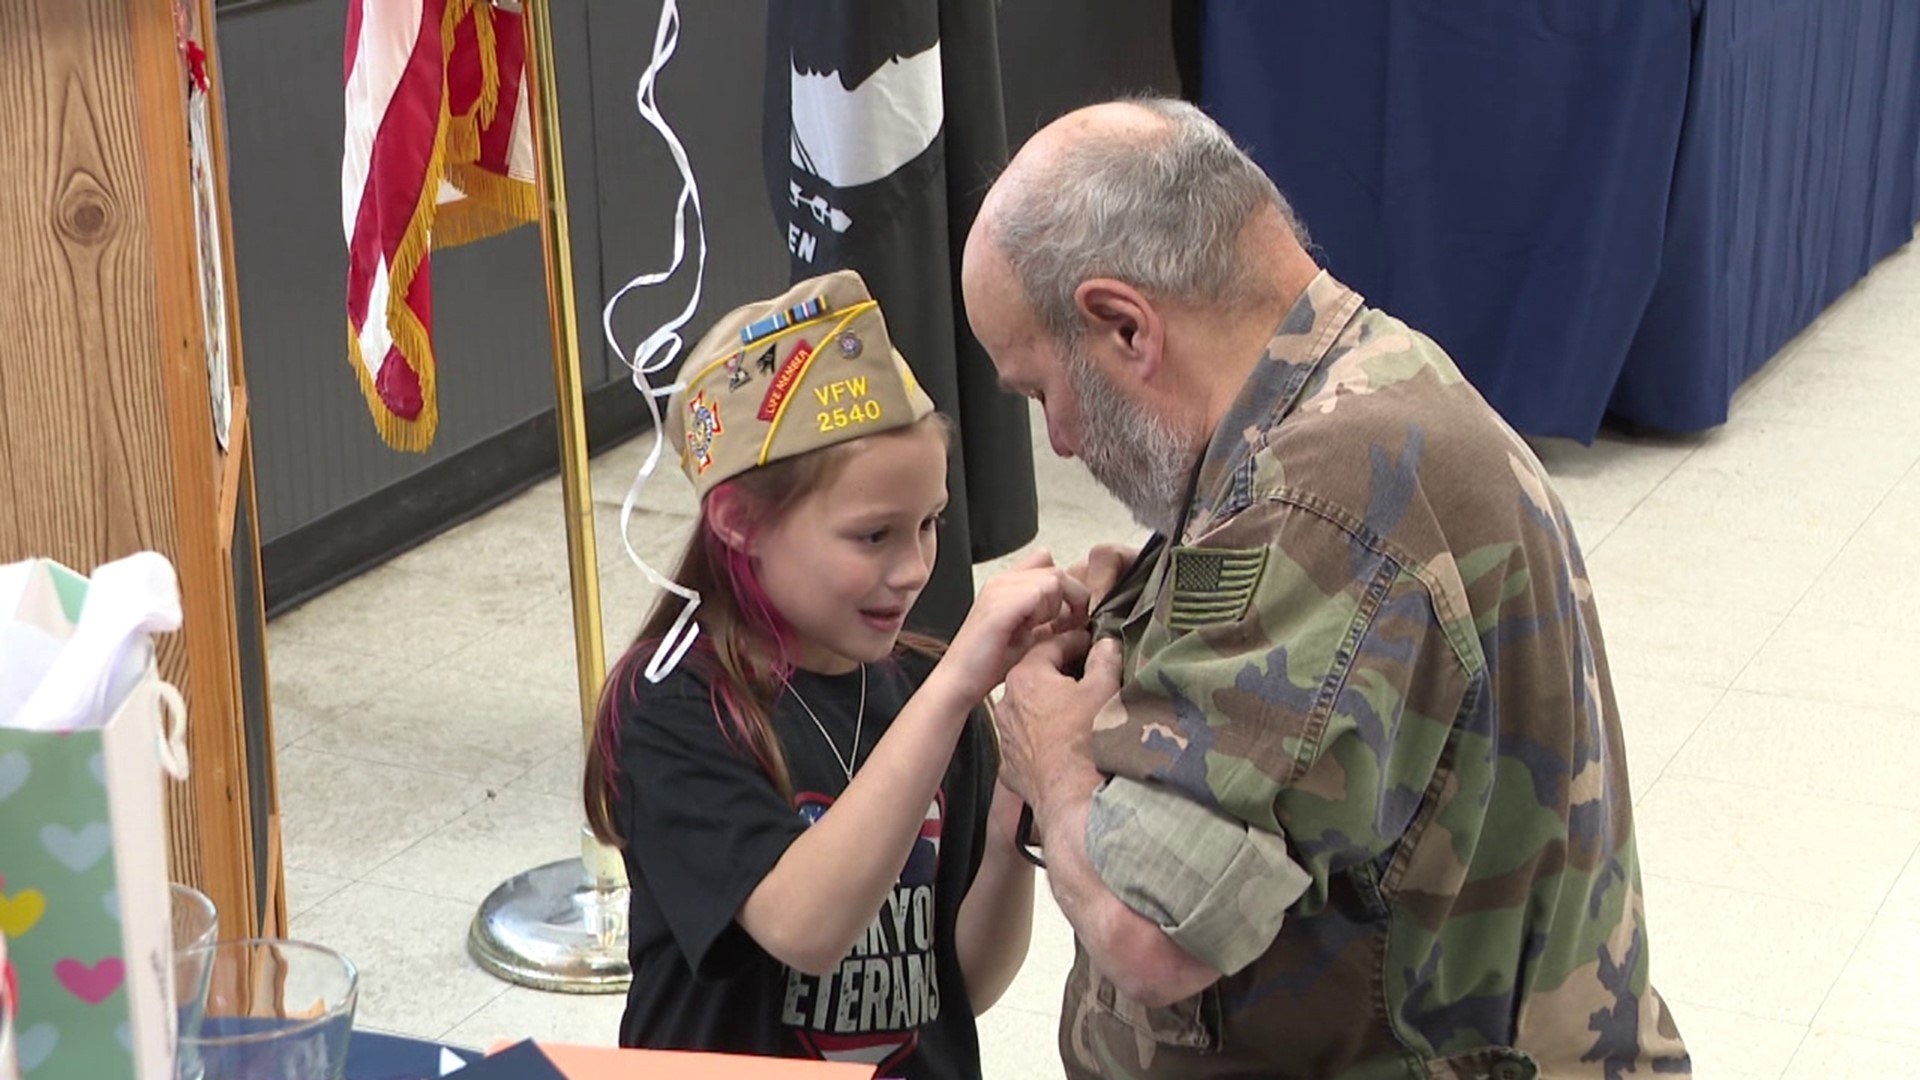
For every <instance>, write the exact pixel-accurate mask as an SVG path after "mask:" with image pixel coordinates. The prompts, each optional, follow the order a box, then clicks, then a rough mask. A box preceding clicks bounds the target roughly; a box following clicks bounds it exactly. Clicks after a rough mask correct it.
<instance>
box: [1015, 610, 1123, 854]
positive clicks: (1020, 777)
mask: <svg viewBox="0 0 1920 1080" xmlns="http://www.w3.org/2000/svg"><path fill="white" fill-rule="evenodd" d="M1087 640H1088V635H1087V634H1086V633H1085V632H1084V631H1075V632H1072V633H1065V634H1058V635H1056V636H1054V637H1052V638H1050V639H1048V640H1046V641H1043V642H1041V643H1039V644H1037V645H1035V646H1034V647H1033V649H1032V651H1031V652H1029V653H1027V655H1026V657H1025V659H1023V660H1021V661H1020V662H1019V663H1018V664H1015V665H1014V666H1013V669H1012V670H1011V671H1009V672H1007V690H1006V696H1005V697H1003V698H1001V700H1000V702H999V704H998V705H996V706H995V707H994V723H995V724H996V725H997V726H998V727H999V729H1000V754H1001V764H1000V782H1001V783H1003V784H1005V785H1006V786H1007V787H1009V788H1011V789H1012V790H1013V791H1014V793H1015V794H1017V795H1019V796H1020V797H1021V798H1022V799H1023V800H1025V801H1026V803H1027V804H1028V805H1030V806H1032V807H1033V808H1034V812H1035V814H1036V815H1041V816H1042V817H1044V815H1043V813H1042V808H1043V805H1044V804H1045V803H1046V802H1047V799H1048V796H1049V795H1050V794H1055V793H1061V789H1062V788H1063V786H1064V788H1065V789H1067V790H1069V791H1070V790H1072V789H1074V788H1077V787H1080V786H1084V785H1081V784H1076V783H1075V782H1074V781H1075V780H1076V779H1080V780H1084V779H1086V778H1088V777H1096V778H1097V773H1096V772H1095V770H1094V766H1093V756H1092V751H1091V747H1090V743H1091V741H1092V735H1093V718H1094V715H1095V714H1096V713H1098V712H1099V711H1100V708H1101V706H1103V705H1105V704H1106V703H1107V700H1108V699H1109V698H1111V697H1113V695H1114V694H1116V693H1118V692H1119V691H1120V643H1119V642H1118V641H1115V640H1112V639H1107V640H1104V641H1101V642H1100V643H1099V644H1098V645H1095V646H1094V647H1093V649H1092V651H1091V652H1088V651H1087ZM1082 659H1084V661H1085V674H1083V675H1081V676H1079V677H1078V678H1075V677H1074V676H1072V675H1069V674H1067V673H1066V672H1067V669H1068V668H1070V667H1071V666H1072V665H1074V664H1075V663H1077V662H1079V661H1081V660H1082ZM1095 782H1096V784H1097V779H1096V780H1095ZM1089 790H1090V789H1089ZM1079 794H1081V795H1083V796H1084V795H1085V794H1086V792H1085V791H1082V792H1079Z"/></svg>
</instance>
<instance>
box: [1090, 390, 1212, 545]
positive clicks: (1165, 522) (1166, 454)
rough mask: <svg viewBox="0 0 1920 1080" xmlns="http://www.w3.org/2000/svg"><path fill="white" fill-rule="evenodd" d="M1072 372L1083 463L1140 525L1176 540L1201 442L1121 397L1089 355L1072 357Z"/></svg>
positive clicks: (1128, 399) (1198, 458)
mask: <svg viewBox="0 0 1920 1080" xmlns="http://www.w3.org/2000/svg"><path fill="white" fill-rule="evenodd" d="M1066 367H1067V380H1068V382H1069V384H1070V385H1071V386H1072V387H1073V392H1074V396H1075V397H1077V398H1078V399H1079V406H1080V451H1079V456H1080V460H1081V461H1082V462H1084V463H1086V466H1087V471H1088V472H1090V473H1092V474H1093V478H1094V479H1095V480H1097V481H1099V482H1100V486H1101V487H1104V488H1106V489H1107V491H1108V492H1110V493H1111V494H1112V495H1113V497H1114V498H1116V499H1118V500H1120V503H1121V505H1123V506H1125V507H1126V508H1127V509H1128V510H1129V511H1131V512H1132V513H1133V519H1134V520H1135V521H1137V522H1139V523H1140V524H1141V525H1143V526H1145V527H1146V528H1149V529H1152V530H1153V531H1155V532H1158V533H1167V534H1171V533H1172V532H1173V531H1174V530H1175V529H1177V528H1179V527H1180V520H1181V518H1182V517H1183V516H1184V515H1185V512H1186V509H1187V508H1186V505H1185V501H1186V493H1187V481H1188V479H1189V478H1190V477H1191V476H1192V474H1193V469H1194V467H1195V465H1197V464H1198V462H1199V460H1200V448H1199V447H1197V446H1195V445H1194V443H1195V440H1193V439H1191V438H1189V437H1187V436H1185V435H1183V434H1181V433H1180V431H1178V430H1177V429H1175V428H1174V427H1173V426H1172V425H1170V424H1168V423H1167V422H1166V421H1164V420H1162V419H1160V418H1159V417H1157V416H1154V415H1153V414H1152V413H1151V412H1149V411H1148V410H1147V408H1146V407H1145V406H1143V405H1140V404H1139V403H1137V402H1135V401H1133V400H1132V399H1130V398H1128V397H1127V396H1126V395H1125V394H1123V393H1121V392H1120V388H1119V387H1117V386H1115V385H1114V384H1113V383H1112V382H1111V381H1110V380H1108V379H1107V378H1106V377H1105V376H1103V375H1101V374H1100V373H1099V372H1098V371H1097V370H1095V369H1094V366H1093V363H1092V361H1091V360H1089V359H1088V358H1086V357H1085V356H1084V355H1082V354H1079V353H1070V354H1069V355H1068V357H1067V361H1066Z"/></svg>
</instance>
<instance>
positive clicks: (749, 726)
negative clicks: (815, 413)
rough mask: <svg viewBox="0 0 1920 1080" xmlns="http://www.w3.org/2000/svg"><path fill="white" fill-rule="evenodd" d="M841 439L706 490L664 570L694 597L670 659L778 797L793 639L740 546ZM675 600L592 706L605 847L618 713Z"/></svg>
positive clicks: (834, 454)
mask: <svg viewBox="0 0 1920 1080" xmlns="http://www.w3.org/2000/svg"><path fill="white" fill-rule="evenodd" d="M922 426H932V427H933V428H934V429H935V430H937V431H938V432H939V433H940V435H941V438H942V440H943V441H948V442H950V440H951V427H950V425H949V423H948V421H947V419H946V417H944V416H942V415H941V414H940V413H933V414H931V415H929V416H928V417H927V418H926V419H925V420H922V421H920V423H919V424H916V425H914V427H913V428H905V429H900V430H902V431H910V430H915V429H917V428H919V427H922ZM870 437H871V436H870ZM848 445H849V444H847V443H841V444H838V445H835V446H830V447H826V448H825V449H821V450H815V451H813V452H811V453H806V454H801V455H799V456H797V457H791V458H783V459H781V460H779V461H775V462H772V463H770V464H767V465H762V466H760V467H759V468H755V469H749V470H747V471H746V472H744V473H741V474H740V475H739V476H736V477H734V478H733V479H731V480H728V481H727V482H726V483H724V484H721V485H720V486H719V487H716V488H714V489H713V490H712V491H711V492H709V493H708V494H707V498H706V502H705V503H704V504H703V505H702V506H701V512H700V516H699V520H698V521H697V522H695V524H694V528H693V535H692V536H691V537H690V538H689V539H688V541H687V546H686V549H685V550H684V551H683V552H682V553H681V555H680V561H679V564H678V565H677V566H676V567H675V569H674V572H673V580H674V581H675V582H678V583H679V584H681V585H684V586H686V587H688V588H690V589H695V590H697V591H698V592H699V593H700V609H699V614H698V616H697V621H698V622H699V624H700V637H699V638H698V640H696V641H695V642H694V645H693V647H692V648H691V649H688V650H687V654H686V656H685V657H684V658H682V659H681V661H680V662H681V663H682V664H683V665H690V666H691V667H692V669H693V671H694V672H695V673H696V674H698V675H699V676H701V678H702V679H704V680H705V681H706V683H707V685H708V686H709V687H711V693H712V704H713V714H714V721H715V722H716V723H718V724H719V725H720V730H721V732H722V733H723V734H725V735H726V737H727V741H728V742H729V743H730V744H731V745H732V746H733V748H734V750H735V751H736V752H739V753H742V754H745V755H748V756H750V757H751V758H752V759H753V760H754V762H755V763H756V764H757V765H758V766H759V767H760V771H761V772H763V773H765V774H766V776H767V779H768V781H769V782H771V783H772V784H773V786H774V788H775V789H776V790H778V791H779V792H780V794H781V796H782V797H783V798H788V799H791V798H792V796H793V780H792V777H791V775H790V774H789V773H788V771H787V759H786V755H785V754H784V753H783V752H782V751H781V748H780V739H779V737H778V736H777V735H776V734H775V733H774V730H773V705H774V702H775V701H776V700H777V699H778V698H779V696H780V693H781V691H782V690H783V689H784V688H785V686H786V679H787V676H788V674H789V673H791V672H792V670H793V663H792V658H793V655H794V652H795V645H796V643H795V641H794V638H793V629H792V627H790V626H789V625H788V624H787V621H786V620H785V619H784V618H782V617H781V615H780V613H779V612H778V611H776V610H774V607H773V605H772V603H771V602H770V601H769V600H768V599H767V594H766V590H765V589H763V588H762V587H761V585H760V581H759V578H758V576H757V575H756V574H755V573H754V569H753V564H752V560H751V559H750V558H749V557H748V556H747V555H746V553H745V551H743V550H742V549H743V548H745V549H750V548H751V547H752V540H753V538H754V536H755V535H757V534H758V533H760V532H761V531H763V530H765V529H768V528H770V527H772V526H774V525H776V524H777V523H779V521H780V520H781V519H782V518H783V517H785V516H786V514H788V513H789V512H791V511H792V510H793V508H794V506H795V505H797V504H798V503H799V502H800V501H801V500H802V499H804V498H806V497H807V496H808V495H811V494H813V493H814V492H816V491H819V490H820V489H821V488H823V487H826V486H827V485H828V484H831V483H832V482H833V481H834V479H835V478H836V477H838V476H839V474H840V470H841V469H842V468H843V467H844V466H845V464H846V458H847V455H846V449H847V447H848ZM724 511H736V516H735V518H734V520H735V521H736V522H738V524H739V528H740V529H741V531H742V532H743V533H744V535H745V538H746V542H745V543H743V544H742V545H740V547H738V548H736V547H734V546H732V545H730V544H728V543H727V542H726V540H725V539H724V538H723V537H721V535H720V534H719V532H717V531H716V530H715V529H714V528H713V526H712V524H711V522H712V519H713V517H714V515H715V514H716V513H717V512H724ZM680 603H681V601H680V599H679V597H677V596H674V595H672V594H671V593H668V594H664V595H662V596H661V598H660V599H659V600H657V601H655V603H654V606H653V610H652V611H650V612H649V613H648V614H647V621H646V622H645V623H644V624H643V625H642V626H641V628H640V633H639V635H638V637H636V639H635V640H634V643H633V644H632V645H631V646H629V647H628V648H627V651H626V653H625V655H623V656H621V657H620V660H619V661H618V662H617V663H616V664H614V666H613V670H612V671H611V672H609V673H608V674H607V681H606V684H605V685H604V686H603V687H602V688H601V691H600V702H599V705H598V706H597V707H596V709H595V713H594V733H593V744H592V745H591V746H589V747H587V755H586V759H587V760H586V769H585V775H584V777H583V781H582V794H583V795H584V796H585V799H586V810H587V824H588V826H589V827H590V828H592V830H593V835H594V836H595V837H597V838H598V839H599V840H600V841H601V842H602V843H605V844H609V845H612V846H614V847H624V846H625V844H626V839H625V837H624V835H623V834H622V830H621V828H620V825H619V820H620V814H619V808H618V807H617V806H616V803H617V801H618V799H619V787H618V784H617V778H618V774H619V768H620V766H619V760H620V757H619V753H620V724H621V719H622V717H623V716H626V715H629V714H631V712H632V711H633V709H634V708H635V706H636V705H639V704H641V703H643V702H644V701H645V700H646V695H647V694H648V693H649V692H650V690H651V688H652V686H653V684H652V683H649V682H648V681H647V677H646V668H647V662H648V661H649V660H650V659H651V658H652V656H653V651H654V648H655V646H656V645H657V644H658V643H659V641H660V640H661V639H662V638H664V637H665V636H666V634H667V631H668V630H669V629H671V628H672V626H673V622H674V620H675V619H676V618H677V617H678V616H679V614H680ZM944 648H945V645H944V643H943V642H941V641H940V640H939V639H937V638H932V637H927V636H924V635H920V634H914V633H902V634H901V635H900V641H899V644H898V646H897V647H896V651H899V650H905V651H907V652H913V653H919V654H921V655H924V656H938V655H939V654H940V652H941V651H942V650H943V649H944Z"/></svg>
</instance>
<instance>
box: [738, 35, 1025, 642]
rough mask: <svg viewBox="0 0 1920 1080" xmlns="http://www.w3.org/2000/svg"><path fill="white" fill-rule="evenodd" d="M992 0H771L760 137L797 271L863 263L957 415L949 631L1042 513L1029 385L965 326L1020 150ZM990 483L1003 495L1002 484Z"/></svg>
mask: <svg viewBox="0 0 1920 1080" xmlns="http://www.w3.org/2000/svg"><path fill="white" fill-rule="evenodd" d="M993 5H994V0H770V3H769V4H768V9H767V75H766V95H765V100H766V109H765V114H764V117H765V119H764V127H763V129H762V142H761V146H762V150H763V153H764V161H765V167H766V179H767V193H768V196H769V197H770V198H771V199H772V202H773V209H774V218H775V220H776V221H777V222H779V224H780V228H781V231H782V233H783V234H784V235H785V237H786V243H787V252H788V255H789V257H790V260H791V263H792V266H791V278H792V280H793V281H796V282H797V281H800V280H802V279H805V278H810V277H814V276H817V275H819V274H824V273H827V272H828V271H831V270H840V269H849V268H850V269H853V270H858V271H859V272H860V275H861V276H862V277H863V278H865V279H866V282H867V286H868V288H869V289H871V290H872V292H873V295H874V298H875V299H877V300H879V301H880V308H881V310H882V311H883V312H884V313H885V314H886V319H887V330H888V333H889V335H890V336H891V337H892V338H893V340H894V344H895V345H896V346H897V347H898V348H899V349H900V352H901V354H902V355H904V356H905V357H906V358H907V362H908V363H909V364H911V365H912V366H913V370H914V373H915V375H917V376H918V377H919V379H920V382H921V384H922V385H923V386H924V387H925V388H926V390H927V392H928V394H930V395H931V396H932V397H933V401H934V404H935V405H936V406H937V407H938V408H939V409H940V411H942V412H944V413H946V414H947V415H948V416H949V417H952V418H953V420H954V422H955V425H956V427H957V429H958V432H959V440H958V444H957V451H958V452H957V453H955V454H954V456H953V459H952V463H951V465H950V466H949V472H948V477H947V487H948V492H949V495H950V498H951V503H950V506H949V509H948V511H947V524H946V525H945V526H944V527H943V528H942V530H941V533H940V562H939V565H938V566H936V567H935V568H934V573H933V580H932V581H930V582H929V583H928V585H927V589H926V592H925V593H924V594H923V595H922V599H921V601H920V603H919V605H918V607H917V608H916V609H915V611H914V616H913V624H914V626H915V627H916V628H917V629H921V630H926V631H930V632H934V633H939V634H951V633H952V632H953V631H954V630H957V629H958V628H959V626H960V623H961V621H962V620H963V619H964V618H965V617H966V613H967V609H968V608H969V607H970V606H971V605H972V602H973V575H972V567H971V563H973V562H977V561H984V560H987V559H992V558H997V557H999V556H1001V555H1004V554H1006V553H1007V552H1009V551H1013V550H1014V549H1016V548H1018V547H1020V546H1021V545H1023V544H1025V543H1027V542H1028V541H1029V540H1031V539H1032V538H1033V536H1034V532H1035V529H1036V518H1037V506H1036V502H1035V495H1034V487H1033V449H1032V443H1031V441H1030V437H1029V434H1028V429H1027V409H1026V404H1025V402H1023V401H1021V400H1019V399H1017V398H1014V397H1012V396H1010V395H1008V394H1006V393H1004V392H1002V391H1001V390H1000V389H999V387H998V386H997V385H996V380H995V377H994V371H993V365H992V363H991V362H989V361H988V359H987V355H986V352H985V351H984V350H982V349H981V348H980V345H979V343H978V342H976V341H975V340H974V339H973V335H972V334H971V333H970V332H969V331H968V330H967V322H966V315H965V312H964V310H963V309H962V307H961V300H960V255H961V252H962V250H963V247H964V245H965V242H966V236H967V229H968V228H969V227H970V226H971V225H972V224H973V218H974V214H975V213H976V212H977V211H978V210H979V208H980V199H981V197H982V196H983V195H985V194H986V189H987V184H988V182H989V181H990V180H991V179H992V178H993V176H994V175H995V174H997V173H998V172H999V170H1000V168H1001V167H1002V166H1003V165H1004V164H1005V163H1006V160H1007V130H1006V117H1005V115H1004V113H1003V110H1002V104H1001V92H1000V49H999V41H998V38H997V37H996V29H995V22H994V10H993ZM989 493H990V494H989Z"/></svg>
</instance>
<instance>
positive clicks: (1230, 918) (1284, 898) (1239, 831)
mask: <svg viewBox="0 0 1920 1080" xmlns="http://www.w3.org/2000/svg"><path fill="white" fill-rule="evenodd" d="M1087 852H1088V855H1089V856H1090V857H1091V859H1092V862H1093V867H1094V870H1095V871H1096V872H1098V873H1099V875H1100V879H1101V880H1102V881H1103V882H1105V883H1106V886H1107V888H1108V889H1110V890H1112V891H1113V893H1114V895H1115V896H1117V897H1119V898H1120V901H1121V902H1122V903H1124V904H1126V905H1127V906H1128V907H1129V908H1131V909H1133V910H1134V911H1136V912H1138V913H1140V914H1141V915H1142V916H1144V917H1146V918H1148V919H1151V920H1153V922H1154V923H1155V924H1156V925H1158V926H1159V927H1160V928H1161V929H1162V930H1164V931H1165V932H1166V934H1167V936H1168V937H1170V938H1172V939H1173V941H1174V943H1175V944H1177V945H1179V946H1180V947H1181V948H1182V949H1184V950H1185V951H1186V952H1187V953H1188V954H1189V955H1191V956H1193V957H1194V958H1195V959H1197V960H1200V961H1202V962H1204V963H1206V964H1207V965H1209V966H1210V967H1213V968H1214V969H1216V970H1218V971H1220V972H1221V973H1223V974H1227V975H1231V974H1233V973H1234V972H1236V971H1239V970H1240V969H1241V968H1243V967H1246V966H1247V965H1248V964H1250V963H1252V962H1253V961H1254V960H1256V959H1258V958H1259V957H1260V955H1261V954H1262V953H1264V952H1266V951H1267V947H1268V946H1269V945H1271V944H1272V943H1273V939H1274V936H1275V935H1276V934H1278V933H1279V932H1280V924H1281V923H1282V922H1283V921H1284V920H1285V917H1286V912H1287V909H1288V908H1289V907H1291V906H1292V905H1293V902H1294V901H1295V900H1298V899H1299V898H1300V896H1301V895H1302V894H1303V893H1305V892H1306V889H1307V886H1308V884H1309V882H1310V880H1311V879H1310V878H1309V877H1308V875H1307V872H1306V871H1305V870H1303V869H1301V868H1300V866H1299V865H1298V864H1297V863H1295V862H1294V861H1293V859H1292V858H1291V857H1290V856H1289V855H1288V854H1287V845H1286V841H1285V840H1284V839H1282V838H1281V837H1279V836H1276V835H1273V834H1271V833H1265V832H1261V831H1259V830H1257V829H1251V828H1248V827H1247V826H1246V825H1244V824H1242V823H1240V822H1238V821H1235V820H1234V819H1232V818H1229V817H1226V816H1225V815H1222V814H1219V813H1217V812H1215V811H1213V810H1211V809H1208V808H1207V807H1205V806H1202V805H1200V804H1199V803H1196V802H1194V801H1192V800H1191V799H1188V798H1185V797H1184V796H1182V795H1180V794H1178V793H1177V792H1174V791H1172V790H1170V789H1168V788H1166V787H1163V786H1161V785H1158V784H1149V783H1142V782H1140V781H1137V780H1131V779H1128V778H1126V777H1114V778H1112V779H1110V780H1108V781H1107V782H1106V784H1105V785H1103V786H1102V787H1101V788H1100V790H1099V791H1097V792H1095V793H1094V798H1093V808H1092V810H1091V812H1090V813H1089V814H1088V815H1087Z"/></svg>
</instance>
